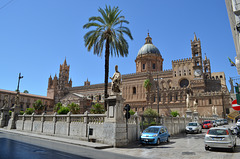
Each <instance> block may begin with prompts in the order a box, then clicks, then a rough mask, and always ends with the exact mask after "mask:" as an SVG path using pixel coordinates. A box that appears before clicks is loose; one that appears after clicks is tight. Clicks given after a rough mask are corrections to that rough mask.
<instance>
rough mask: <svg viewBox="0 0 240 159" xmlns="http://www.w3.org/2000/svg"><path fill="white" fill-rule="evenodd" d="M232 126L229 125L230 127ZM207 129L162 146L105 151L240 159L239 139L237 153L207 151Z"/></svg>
mask: <svg viewBox="0 0 240 159" xmlns="http://www.w3.org/2000/svg"><path fill="white" fill-rule="evenodd" d="M230 126H231V125H227V127H230ZM206 132H207V129H204V130H203V133H201V134H187V135H185V134H182V135H179V136H176V137H172V138H171V141H170V143H162V144H161V145H158V146H155V145H146V146H145V145H144V146H142V145H140V144H137V145H132V146H131V147H129V148H110V149H104V150H103V151H111V152H115V153H120V154H127V155H131V156H135V157H144V158H154V159H155V158H156V159H157V158H162V159H165V158H167V159H178V158H191V159H240V139H239V138H238V139H237V147H236V149H235V152H234V153H232V152H229V151H226V150H222V149H215V150H212V151H205V148H204V136H205V134H206Z"/></svg>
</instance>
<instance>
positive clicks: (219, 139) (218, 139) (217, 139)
mask: <svg viewBox="0 0 240 159" xmlns="http://www.w3.org/2000/svg"><path fill="white" fill-rule="evenodd" d="M213 140H216V141H221V140H222V138H213Z"/></svg>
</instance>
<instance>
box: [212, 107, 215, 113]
mask: <svg viewBox="0 0 240 159" xmlns="http://www.w3.org/2000/svg"><path fill="white" fill-rule="evenodd" d="M214 111H215V108H214V106H212V114H214Z"/></svg>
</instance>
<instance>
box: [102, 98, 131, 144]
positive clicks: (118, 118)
mask: <svg viewBox="0 0 240 159" xmlns="http://www.w3.org/2000/svg"><path fill="white" fill-rule="evenodd" d="M123 101H124V99H123V98H122V96H121V95H120V94H119V95H118V94H116V95H112V96H110V97H108V98H107V103H108V104H107V117H106V119H105V122H104V125H103V129H104V138H105V139H106V140H105V143H107V144H110V145H113V146H114V147H122V146H126V145H127V144H128V140H127V130H126V121H125V118H124V114H123Z"/></svg>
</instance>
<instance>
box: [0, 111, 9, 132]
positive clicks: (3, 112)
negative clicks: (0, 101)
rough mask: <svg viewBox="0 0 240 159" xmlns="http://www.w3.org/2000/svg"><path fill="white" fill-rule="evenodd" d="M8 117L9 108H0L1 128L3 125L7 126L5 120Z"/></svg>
mask: <svg viewBox="0 0 240 159" xmlns="http://www.w3.org/2000/svg"><path fill="white" fill-rule="evenodd" d="M8 119H9V110H8V109H7V108H5V107H3V108H2V109H1V118H0V127H1V128H3V127H4V126H7V124H8V123H7V122H8Z"/></svg>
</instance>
